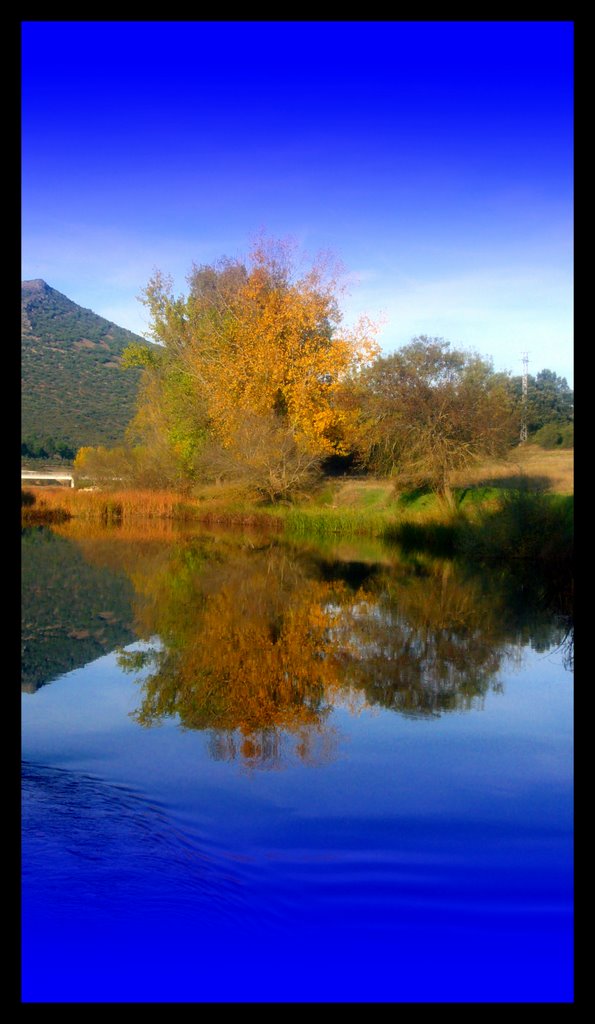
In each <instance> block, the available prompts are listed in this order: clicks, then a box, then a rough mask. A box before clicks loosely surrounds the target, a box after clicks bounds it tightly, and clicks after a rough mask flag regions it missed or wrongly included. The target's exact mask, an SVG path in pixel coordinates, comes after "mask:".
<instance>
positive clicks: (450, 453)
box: [344, 335, 515, 500]
mask: <svg viewBox="0 0 595 1024" xmlns="http://www.w3.org/2000/svg"><path fill="white" fill-rule="evenodd" d="M344 400H345V403H346V405H347V407H348V408H349V407H351V408H352V409H353V408H355V409H356V411H357V412H356V415H357V425H356V428H355V431H354V445H355V447H356V449H357V451H358V453H359V458H360V461H361V463H362V464H363V465H364V466H365V467H366V468H369V469H372V470H373V471H375V472H376V473H379V474H385V475H388V476H393V477H394V479H395V485H396V489H397V492H402V491H403V490H405V489H411V488H420V487H421V488H423V487H426V488H429V489H430V490H432V491H434V492H435V493H437V494H439V495H441V496H442V497H443V498H444V499H446V500H450V498H451V477H452V475H453V473H454V472H455V471H457V470H460V469H463V468H465V467H467V466H469V465H471V464H472V463H473V462H476V461H477V460H478V459H479V458H481V457H484V456H494V455H500V454H502V453H503V452H504V451H506V449H507V448H508V447H509V446H510V444H511V442H512V440H513V439H514V437H515V426H514V421H513V416H512V403H511V401H510V397H509V389H508V387H507V378H506V376H505V375H503V374H497V373H494V371H493V370H492V367H491V365H490V363H488V362H486V361H485V360H483V359H481V358H480V357H479V356H478V355H476V354H475V353H473V352H462V351H457V350H456V349H451V348H450V344H449V342H447V341H444V340H443V339H442V338H428V337H426V336H425V335H424V336H421V337H419V338H414V339H413V341H412V342H411V343H410V344H409V345H406V346H405V347H404V348H402V349H400V350H399V351H398V352H395V353H394V354H393V355H391V356H387V357H384V358H381V359H377V360H376V361H375V362H374V363H373V364H372V365H371V366H369V367H367V368H366V369H364V370H363V371H362V372H361V373H360V374H359V375H358V376H357V378H354V379H352V380H351V381H350V382H349V384H348V385H347V386H346V387H345V398H344Z"/></svg>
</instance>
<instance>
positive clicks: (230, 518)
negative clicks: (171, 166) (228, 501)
mask: <svg viewBox="0 0 595 1024" xmlns="http://www.w3.org/2000/svg"><path fill="white" fill-rule="evenodd" d="M28 493H31V494H32V495H33V501H32V502H31V499H26V500H27V501H29V502H30V505H25V504H24V503H23V508H22V522H23V524H24V525H27V524H28V523H33V522H59V521H64V520H65V519H70V518H76V519H82V520H89V521H95V522H103V523H120V522H123V521H128V520H130V519H141V518H142V519H171V520H177V521H181V522H184V521H185V522H199V523H219V524H223V525H225V524H229V525H234V524H237V525H242V526H258V527H260V526H263V527H270V526H273V527H275V526H276V527H277V528H280V525H281V524H280V520H279V519H278V518H277V517H275V516H273V515H271V514H270V513H268V512H262V511H260V510H258V509H254V508H249V507H244V508H241V507H237V508H229V507H227V508H226V507H225V506H222V505H220V504H217V503H216V502H208V501H202V502H201V501H199V500H198V499H192V498H189V497H188V496H187V495H183V494H179V493H177V492H176V491H170V490H161V491H157V490H150V491H149V490H140V489H132V488H130V489H126V490H121V491H100V490H83V489H80V490H76V489H73V488H66V487H38V488H31V489H30V491H29V492H28Z"/></svg>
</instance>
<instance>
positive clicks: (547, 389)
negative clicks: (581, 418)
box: [510, 370, 574, 435]
mask: <svg viewBox="0 0 595 1024" xmlns="http://www.w3.org/2000/svg"><path fill="white" fill-rule="evenodd" d="M510 387H511V390H512V394H513V396H514V399H515V401H516V403H517V405H518V406H519V407H520V403H521V401H522V377H518V376H516V377H512V378H511V379H510ZM519 415H520V414H519ZM526 417H527V431H528V434H529V435H531V434H535V433H537V431H539V430H541V428H542V427H545V426H546V424H548V423H555V424H557V425H558V426H559V427H561V426H562V425H564V424H568V423H572V421H573V419H574V392H573V391H572V390H571V388H570V387H569V386H568V383H567V381H566V378H565V377H559V376H558V374H557V373H554V371H553V370H540V371H539V373H538V374H537V375H536V376H535V377H533V376H532V375H531V374H529V375H528V376H527V410H526Z"/></svg>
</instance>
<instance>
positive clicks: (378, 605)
mask: <svg viewBox="0 0 595 1024" xmlns="http://www.w3.org/2000/svg"><path fill="white" fill-rule="evenodd" d="M61 529H66V528H61ZM80 543H81V545H82V546H83V547H85V543H87V545H88V549H87V552H86V553H87V557H89V558H93V559H97V560H99V561H101V560H102V558H103V557H105V558H107V559H108V560H109V562H110V564H112V565H113V563H114V559H115V558H116V557H118V558H119V559H120V562H119V564H120V567H121V568H125V570H126V572H127V574H128V576H129V578H130V579H131V581H132V583H133V585H134V590H135V595H136V596H135V600H134V614H135V620H134V626H135V631H136V634H137V636H138V637H139V638H140V639H143V640H145V641H146V642H147V643H148V648H147V649H146V650H144V651H141V652H139V651H131V652H122V653H121V654H120V663H121V665H122V667H124V668H125V669H128V670H130V671H134V672H138V671H139V670H140V669H143V673H142V676H141V677H140V690H141V701H140V704H139V707H138V709H137V710H136V712H135V713H134V715H135V718H136V720H137V721H138V722H139V723H140V724H141V725H143V726H152V725H154V724H156V723H158V722H159V721H161V720H162V719H164V718H165V717H170V716H171V717H177V718H178V719H179V721H180V723H181V725H182V726H183V727H184V728H187V729H201V730H209V732H210V735H209V749H210V752H211V755H212V756H213V758H215V759H217V760H239V761H241V762H242V763H243V764H245V765H247V766H253V767H260V768H262V767H276V766H279V765H281V764H283V763H286V762H287V761H288V760H290V759H292V758H299V759H301V760H302V761H305V762H307V763H311V764H316V763H320V762H323V761H325V760H328V759H329V758H330V757H333V756H334V753H335V750H336V745H337V735H336V731H335V729H334V728H333V725H332V720H331V712H332V709H333V707H334V706H336V705H337V704H339V703H340V704H341V705H343V706H344V705H345V704H347V706H348V707H351V708H357V707H361V706H362V705H364V706H365V705H378V706H381V707H383V708H389V709H391V710H394V711H398V712H400V713H404V714H407V715H415V716H435V715H439V714H443V713H445V712H448V711H455V710H459V711H460V710H465V709H469V708H471V707H473V706H476V705H478V704H481V702H482V701H483V699H484V697H485V694H486V693H487V692H488V690H490V689H493V690H497V689H499V687H500V683H499V674H500V670H501V668H502V666H503V662H504V660H505V659H508V658H515V657H517V656H518V654H519V652H520V650H521V647H522V646H524V645H525V644H526V643H528V642H532V643H534V644H535V645H544V646H547V645H550V646H551V645H552V644H553V643H560V642H561V641H562V639H563V634H564V626H563V624H560V623H559V624H558V625H556V622H555V620H553V619H552V616H551V613H550V612H549V611H548V612H547V613H546V612H543V611H540V610H539V607H538V606H537V605H531V604H530V603H528V604H525V605H523V604H522V602H519V601H518V600H517V599H516V598H515V597H514V595H512V594H511V591H510V588H507V586H506V585H505V584H506V581H505V580H503V579H501V580H497V579H494V578H492V579H489V578H488V577H486V576H485V575H484V576H479V575H475V576H468V575H467V574H466V573H465V571H464V570H463V569H462V568H461V567H460V566H457V565H456V564H455V563H452V562H447V561H443V560H432V559H429V558H421V557H417V558H416V559H414V560H405V559H404V558H403V556H402V555H400V554H399V553H398V552H397V551H394V550H393V551H392V552H390V551H388V549H387V557H386V559H385V561H384V562H383V563H382V564H379V563H378V562H375V563H374V564H372V563H369V564H368V563H366V562H365V561H364V560H362V561H360V562H354V561H353V560H351V561H341V560H340V559H338V558H335V559H333V558H331V557H330V556H328V555H327V556H322V555H321V554H320V552H318V551H317V550H316V549H315V548H313V547H311V546H310V547H309V548H308V547H306V546H302V547H298V546H295V545H289V544H286V543H284V542H282V541H280V540H279V539H277V538H275V539H273V540H271V538H270V537H257V536H253V537H249V536H243V537H237V536H236V537H234V535H231V534H227V535H225V536H224V535H221V536H219V537H215V536H198V537H197V536H194V537H186V538H184V537H178V538H169V539H168V540H167V542H165V543H163V542H161V543H155V542H154V541H153V542H152V543H149V542H148V541H147V542H146V543H143V542H142V538H140V537H138V538H136V540H135V542H134V543H133V544H132V543H130V542H126V543H124V542H122V544H121V545H120V546H118V545H117V544H114V542H113V537H112V540H111V542H105V541H102V540H101V538H100V537H95V538H92V539H90V540H88V541H87V542H85V541H84V539H83V537H82V536H81V538H80ZM106 543H107V547H105V548H102V544H104V545H105V544H106ZM118 547H119V548H120V550H119V555H118V556H116V554H115V552H116V551H117V550H118ZM102 552H103V553H102ZM155 638H158V641H159V642H154V641H155Z"/></svg>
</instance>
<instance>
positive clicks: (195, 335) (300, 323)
mask: <svg viewBox="0 0 595 1024" xmlns="http://www.w3.org/2000/svg"><path fill="white" fill-rule="evenodd" d="M188 284H189V287H190V290H189V293H188V295H187V296H186V297H184V296H180V297H177V298H176V297H175V296H174V295H173V293H172V286H171V282H170V281H169V279H167V278H166V277H164V276H163V275H162V274H161V273H156V274H155V275H154V276H153V278H152V279H151V281H150V282H149V284H148V286H147V288H146V289H145V292H144V298H143V301H144V303H145V304H146V306H147V307H148V309H149V312H150V315H151V335H152V337H153V339H154V340H155V341H158V342H159V343H160V345H161V346H162V347H161V350H160V351H158V352H155V351H154V350H152V351H149V350H148V349H146V350H145V352H144V353H143V352H142V351H141V349H140V348H139V347H138V346H135V347H133V348H131V349H130V350H129V352H128V355H127V357H126V361H127V363H128V365H138V364H139V362H143V364H144V366H145V380H144V383H143V388H142V390H141V399H140V405H139V409H138V413H137V417H136V421H135V427H134V429H135V430H136V432H137V442H138V441H142V439H143V434H144V436H145V439H146V437H147V436H148V435H150V434H151V431H152V435H153V440H154V439H155V436H156V435H160V437H161V439H162V440H164V441H165V443H166V444H167V445H169V447H170V448H171V449H172V450H173V451H174V452H175V453H176V455H177V457H178V459H179V460H180V463H181V466H182V468H183V471H184V472H185V473H186V474H187V476H189V477H190V478H192V477H194V478H199V477H200V473H201V468H203V467H204V465H205V451H207V450H208V449H209V446H210V451H211V453H212V451H213V445H215V446H217V445H218V446H219V447H220V448H222V449H223V450H225V451H226V452H227V453H228V455H229V456H230V458H229V459H228V469H229V468H230V466H231V465H232V464H233V463H234V462H235V464H236V465H238V466H239V465H240V463H241V462H242V457H243V455H244V454H245V436H246V423H247V422H249V421H251V422H252V423H253V424H254V423H258V424H259V428H258V429H259V431H260V433H261V434H262V433H263V431H264V434H266V435H267V436H269V437H271V436H274V437H275V439H276V440H275V444H274V445H273V448H275V449H276V450H278V452H279V458H280V460H281V463H283V464H284V465H286V464H287V459H288V453H289V451H290V450H291V451H292V452H293V455H292V459H291V460H290V461H293V463H294V464H300V465H308V466H310V467H311V466H312V465H313V463H314V461H315V460H316V459H319V458H321V457H324V456H329V455H333V454H345V453H346V452H347V450H348V448H347V440H346V439H347V436H348V434H349V417H350V413H349V410H348V409H347V408H346V407H341V406H340V405H339V404H338V403H337V401H336V397H337V394H338V391H339V389H340V386H341V382H342V380H343V379H344V378H345V377H346V376H347V375H348V374H349V373H350V372H353V371H354V369H355V368H358V367H361V366H364V365H366V364H367V363H368V362H369V361H370V359H371V358H372V357H373V356H374V355H375V354H376V353H377V351H378V348H377V346H376V344H375V342H374V340H373V336H374V330H375V328H374V325H373V324H371V323H370V322H369V321H367V320H365V319H364V320H361V321H360V322H359V323H358V325H357V326H356V328H355V330H353V331H347V330H345V329H341V328H340V324H341V314H340V311H339V305H338V293H339V288H338V284H337V278H336V275H333V273H332V271H331V269H330V267H329V266H328V264H327V263H325V262H324V261H323V260H319V261H317V262H316V263H314V265H313V266H311V267H310V269H308V270H307V271H306V272H305V273H303V274H301V275H300V274H299V273H298V270H297V268H296V266H295V260H294V257H293V253H292V252H291V249H290V247H289V246H288V245H287V244H285V243H259V244H257V245H255V246H254V248H253V249H252V251H251V253H250V258H249V260H248V261H247V262H246V263H243V262H241V261H239V260H228V259H224V260H221V261H219V262H218V263H217V264H215V265H213V266H202V267H193V269H192V272H191V274H190V275H189V277H188ZM261 447H262V446H261ZM244 461H245V460H244ZM257 461H258V460H257ZM207 462H208V460H207ZM269 462H270V460H269ZM281 470H283V467H281ZM271 472H272V476H275V475H276V476H279V473H277V470H276V469H275V467H272V466H270V465H269V466H268V467H267V469H266V475H268V477H269V478H270V477H271ZM282 475H283V471H282V472H281V476H282ZM298 476H300V474H298ZM267 487H269V485H268V484H267ZM265 489H266V488H265ZM269 490H271V493H272V492H273V491H275V493H284V492H285V491H286V490H287V488H286V487H285V485H283V486H282V487H281V488H280V489H279V488H276V487H272V489H271V488H270V487H269Z"/></svg>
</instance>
